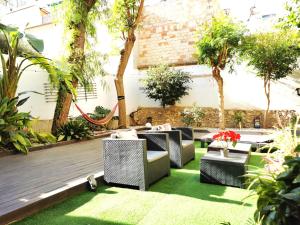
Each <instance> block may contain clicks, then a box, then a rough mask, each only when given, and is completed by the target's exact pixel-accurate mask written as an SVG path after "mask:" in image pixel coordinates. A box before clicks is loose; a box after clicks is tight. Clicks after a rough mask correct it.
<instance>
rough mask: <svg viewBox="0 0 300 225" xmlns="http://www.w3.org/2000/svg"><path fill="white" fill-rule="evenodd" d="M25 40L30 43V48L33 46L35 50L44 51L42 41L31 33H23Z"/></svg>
mask: <svg viewBox="0 0 300 225" xmlns="http://www.w3.org/2000/svg"><path fill="white" fill-rule="evenodd" d="M25 37H26V40H27V41H28V43H29V44H30V45H31V47H32V48H34V49H35V50H36V51H37V52H40V53H41V52H43V51H44V41H43V40H41V39H38V38H36V37H34V36H33V35H31V34H25Z"/></svg>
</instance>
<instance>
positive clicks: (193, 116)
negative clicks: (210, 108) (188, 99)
mask: <svg viewBox="0 0 300 225" xmlns="http://www.w3.org/2000/svg"><path fill="white" fill-rule="evenodd" d="M181 116H182V119H181V121H182V122H183V123H184V124H185V125H186V126H197V127H199V126H201V120H202V119H203V117H204V116H205V113H204V112H203V111H202V109H201V107H199V106H197V105H196V104H194V105H193V107H192V108H186V109H184V111H183V112H182V113H181Z"/></svg>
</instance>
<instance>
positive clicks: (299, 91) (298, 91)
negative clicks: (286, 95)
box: [296, 88, 300, 96]
mask: <svg viewBox="0 0 300 225" xmlns="http://www.w3.org/2000/svg"><path fill="white" fill-rule="evenodd" d="M296 91H297V95H298V96H300V88H296Z"/></svg>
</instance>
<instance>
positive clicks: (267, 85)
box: [263, 76, 271, 128]
mask: <svg viewBox="0 0 300 225" xmlns="http://www.w3.org/2000/svg"><path fill="white" fill-rule="evenodd" d="M264 89H265V95H266V98H267V109H266V111H265V115H264V123H263V126H264V128H267V126H268V115H269V110H270V102H271V99H270V91H271V80H270V79H269V76H267V78H265V79H264Z"/></svg>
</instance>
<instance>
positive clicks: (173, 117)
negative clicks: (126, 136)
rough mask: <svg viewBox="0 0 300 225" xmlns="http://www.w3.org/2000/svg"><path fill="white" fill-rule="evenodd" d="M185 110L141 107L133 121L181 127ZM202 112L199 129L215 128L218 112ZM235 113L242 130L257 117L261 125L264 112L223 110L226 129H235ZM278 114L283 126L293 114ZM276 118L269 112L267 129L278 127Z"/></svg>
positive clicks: (212, 110) (274, 114)
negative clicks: (238, 113)
mask: <svg viewBox="0 0 300 225" xmlns="http://www.w3.org/2000/svg"><path fill="white" fill-rule="evenodd" d="M185 108H186V107H180V106H171V107H166V108H165V109H164V108H162V107H141V108H139V109H138V110H137V112H136V113H134V121H135V122H136V123H137V124H139V125H144V124H146V121H147V117H152V123H153V125H158V124H163V123H171V124H172V125H173V126H182V125H184V124H183V123H182V122H181V119H182V116H181V113H182V112H183V110H184V109H185ZM202 110H203V112H204V113H205V116H204V118H203V120H202V122H201V127H210V128H217V127H218V124H219V111H218V110H217V109H215V108H210V107H203V108H202ZM236 111H241V112H243V114H244V115H245V120H244V123H243V127H244V128H252V127H253V119H254V118H255V117H257V116H259V117H260V118H261V124H262V122H263V114H264V111H262V110H238V109H227V110H225V120H226V127H228V128H234V127H237V126H236V124H234V121H233V115H234V113H235V112H236ZM278 112H279V113H280V114H282V115H284V116H282V117H281V120H282V122H283V125H286V124H288V118H289V116H288V115H293V114H294V111H293V110H280V111H278ZM276 117H277V116H276V111H270V113H269V120H268V122H269V124H268V128H272V127H273V126H276V127H278V123H277V118H276Z"/></svg>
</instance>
